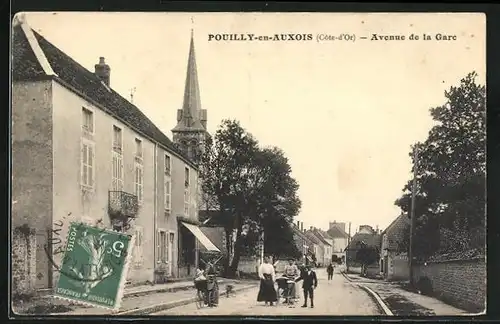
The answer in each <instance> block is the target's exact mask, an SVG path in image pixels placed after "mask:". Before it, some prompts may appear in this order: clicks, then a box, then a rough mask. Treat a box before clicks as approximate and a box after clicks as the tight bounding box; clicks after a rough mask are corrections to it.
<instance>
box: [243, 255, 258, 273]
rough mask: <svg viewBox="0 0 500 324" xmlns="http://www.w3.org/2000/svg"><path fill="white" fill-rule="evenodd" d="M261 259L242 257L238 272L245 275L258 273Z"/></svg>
mask: <svg viewBox="0 0 500 324" xmlns="http://www.w3.org/2000/svg"><path fill="white" fill-rule="evenodd" d="M259 264H260V259H259V258H257V257H241V259H240V262H239V263H238V271H240V272H243V273H257V272H258V270H259Z"/></svg>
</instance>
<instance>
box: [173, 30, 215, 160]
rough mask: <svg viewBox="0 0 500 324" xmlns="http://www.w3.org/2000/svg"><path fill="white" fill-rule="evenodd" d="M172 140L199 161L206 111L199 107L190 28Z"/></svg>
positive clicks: (204, 137)
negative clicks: (182, 91)
mask: <svg viewBox="0 0 500 324" xmlns="http://www.w3.org/2000/svg"><path fill="white" fill-rule="evenodd" d="M172 135H173V141H174V143H175V144H176V145H178V147H179V148H180V149H181V151H183V152H184V153H185V154H186V155H187V157H189V159H191V160H192V161H193V162H195V163H199V162H200V158H201V154H202V152H203V148H204V145H205V141H206V139H207V136H209V135H208V132H207V111H206V109H201V99H200V88H199V85H198V71H197V67H196V56H195V50H194V36H193V30H191V42H190V44H189V56H188V63H187V72H186V84H185V88H184V99H183V103H182V109H178V110H177V125H176V126H175V127H174V128H173V129H172Z"/></svg>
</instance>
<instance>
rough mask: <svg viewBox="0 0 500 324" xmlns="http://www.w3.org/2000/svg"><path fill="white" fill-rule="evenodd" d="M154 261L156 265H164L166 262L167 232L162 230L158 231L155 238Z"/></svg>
mask: <svg viewBox="0 0 500 324" xmlns="http://www.w3.org/2000/svg"><path fill="white" fill-rule="evenodd" d="M156 242H157V243H156V244H157V245H156V261H157V262H158V263H166V262H167V260H168V256H167V250H168V249H167V245H168V237H167V231H166V230H164V229H158V232H157V238H156Z"/></svg>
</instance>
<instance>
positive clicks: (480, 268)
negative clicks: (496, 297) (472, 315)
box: [413, 258, 486, 312]
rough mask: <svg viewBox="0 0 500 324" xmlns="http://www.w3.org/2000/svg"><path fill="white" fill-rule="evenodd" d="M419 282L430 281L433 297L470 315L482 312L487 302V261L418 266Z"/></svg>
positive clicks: (451, 261) (415, 277) (416, 278)
mask: <svg viewBox="0 0 500 324" xmlns="http://www.w3.org/2000/svg"><path fill="white" fill-rule="evenodd" d="M413 276H414V279H415V282H417V283H418V282H419V280H422V281H421V282H423V281H427V280H428V281H430V284H431V286H432V295H433V296H435V297H436V298H439V299H441V300H443V301H444V302H446V303H448V304H450V305H453V306H456V307H459V308H462V309H465V310H467V311H470V312H482V311H484V309H485V303H486V262H485V259H484V258H478V259H470V260H448V261H440V262H427V263H424V264H419V265H417V266H415V267H414V270H413Z"/></svg>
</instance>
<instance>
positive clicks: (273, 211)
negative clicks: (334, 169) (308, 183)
mask: <svg viewBox="0 0 500 324" xmlns="http://www.w3.org/2000/svg"><path fill="white" fill-rule="evenodd" d="M259 166H260V167H261V168H262V170H263V172H264V173H263V176H264V177H265V182H263V183H262V187H261V190H260V191H259V193H258V195H256V196H255V197H254V201H253V207H254V208H255V210H254V212H253V213H252V215H253V216H254V217H255V218H254V220H255V221H256V222H257V224H258V225H259V227H258V228H260V229H262V230H263V231H264V233H265V235H264V250H265V252H266V253H267V254H270V255H272V256H273V259H278V258H280V257H282V256H286V257H293V258H299V257H300V256H302V253H301V252H300V251H299V249H298V248H297V246H296V245H295V241H294V239H293V229H292V223H293V220H294V217H295V216H297V215H298V213H299V211H300V208H301V201H300V199H299V197H298V194H297V191H298V189H299V185H298V183H297V181H296V180H295V179H294V178H293V177H292V176H291V171H292V169H291V167H290V164H289V163H288V159H287V158H286V156H285V154H284V152H283V151H282V150H280V149H279V148H277V147H271V148H264V149H262V150H260V152H259ZM266 233H267V234H266Z"/></svg>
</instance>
